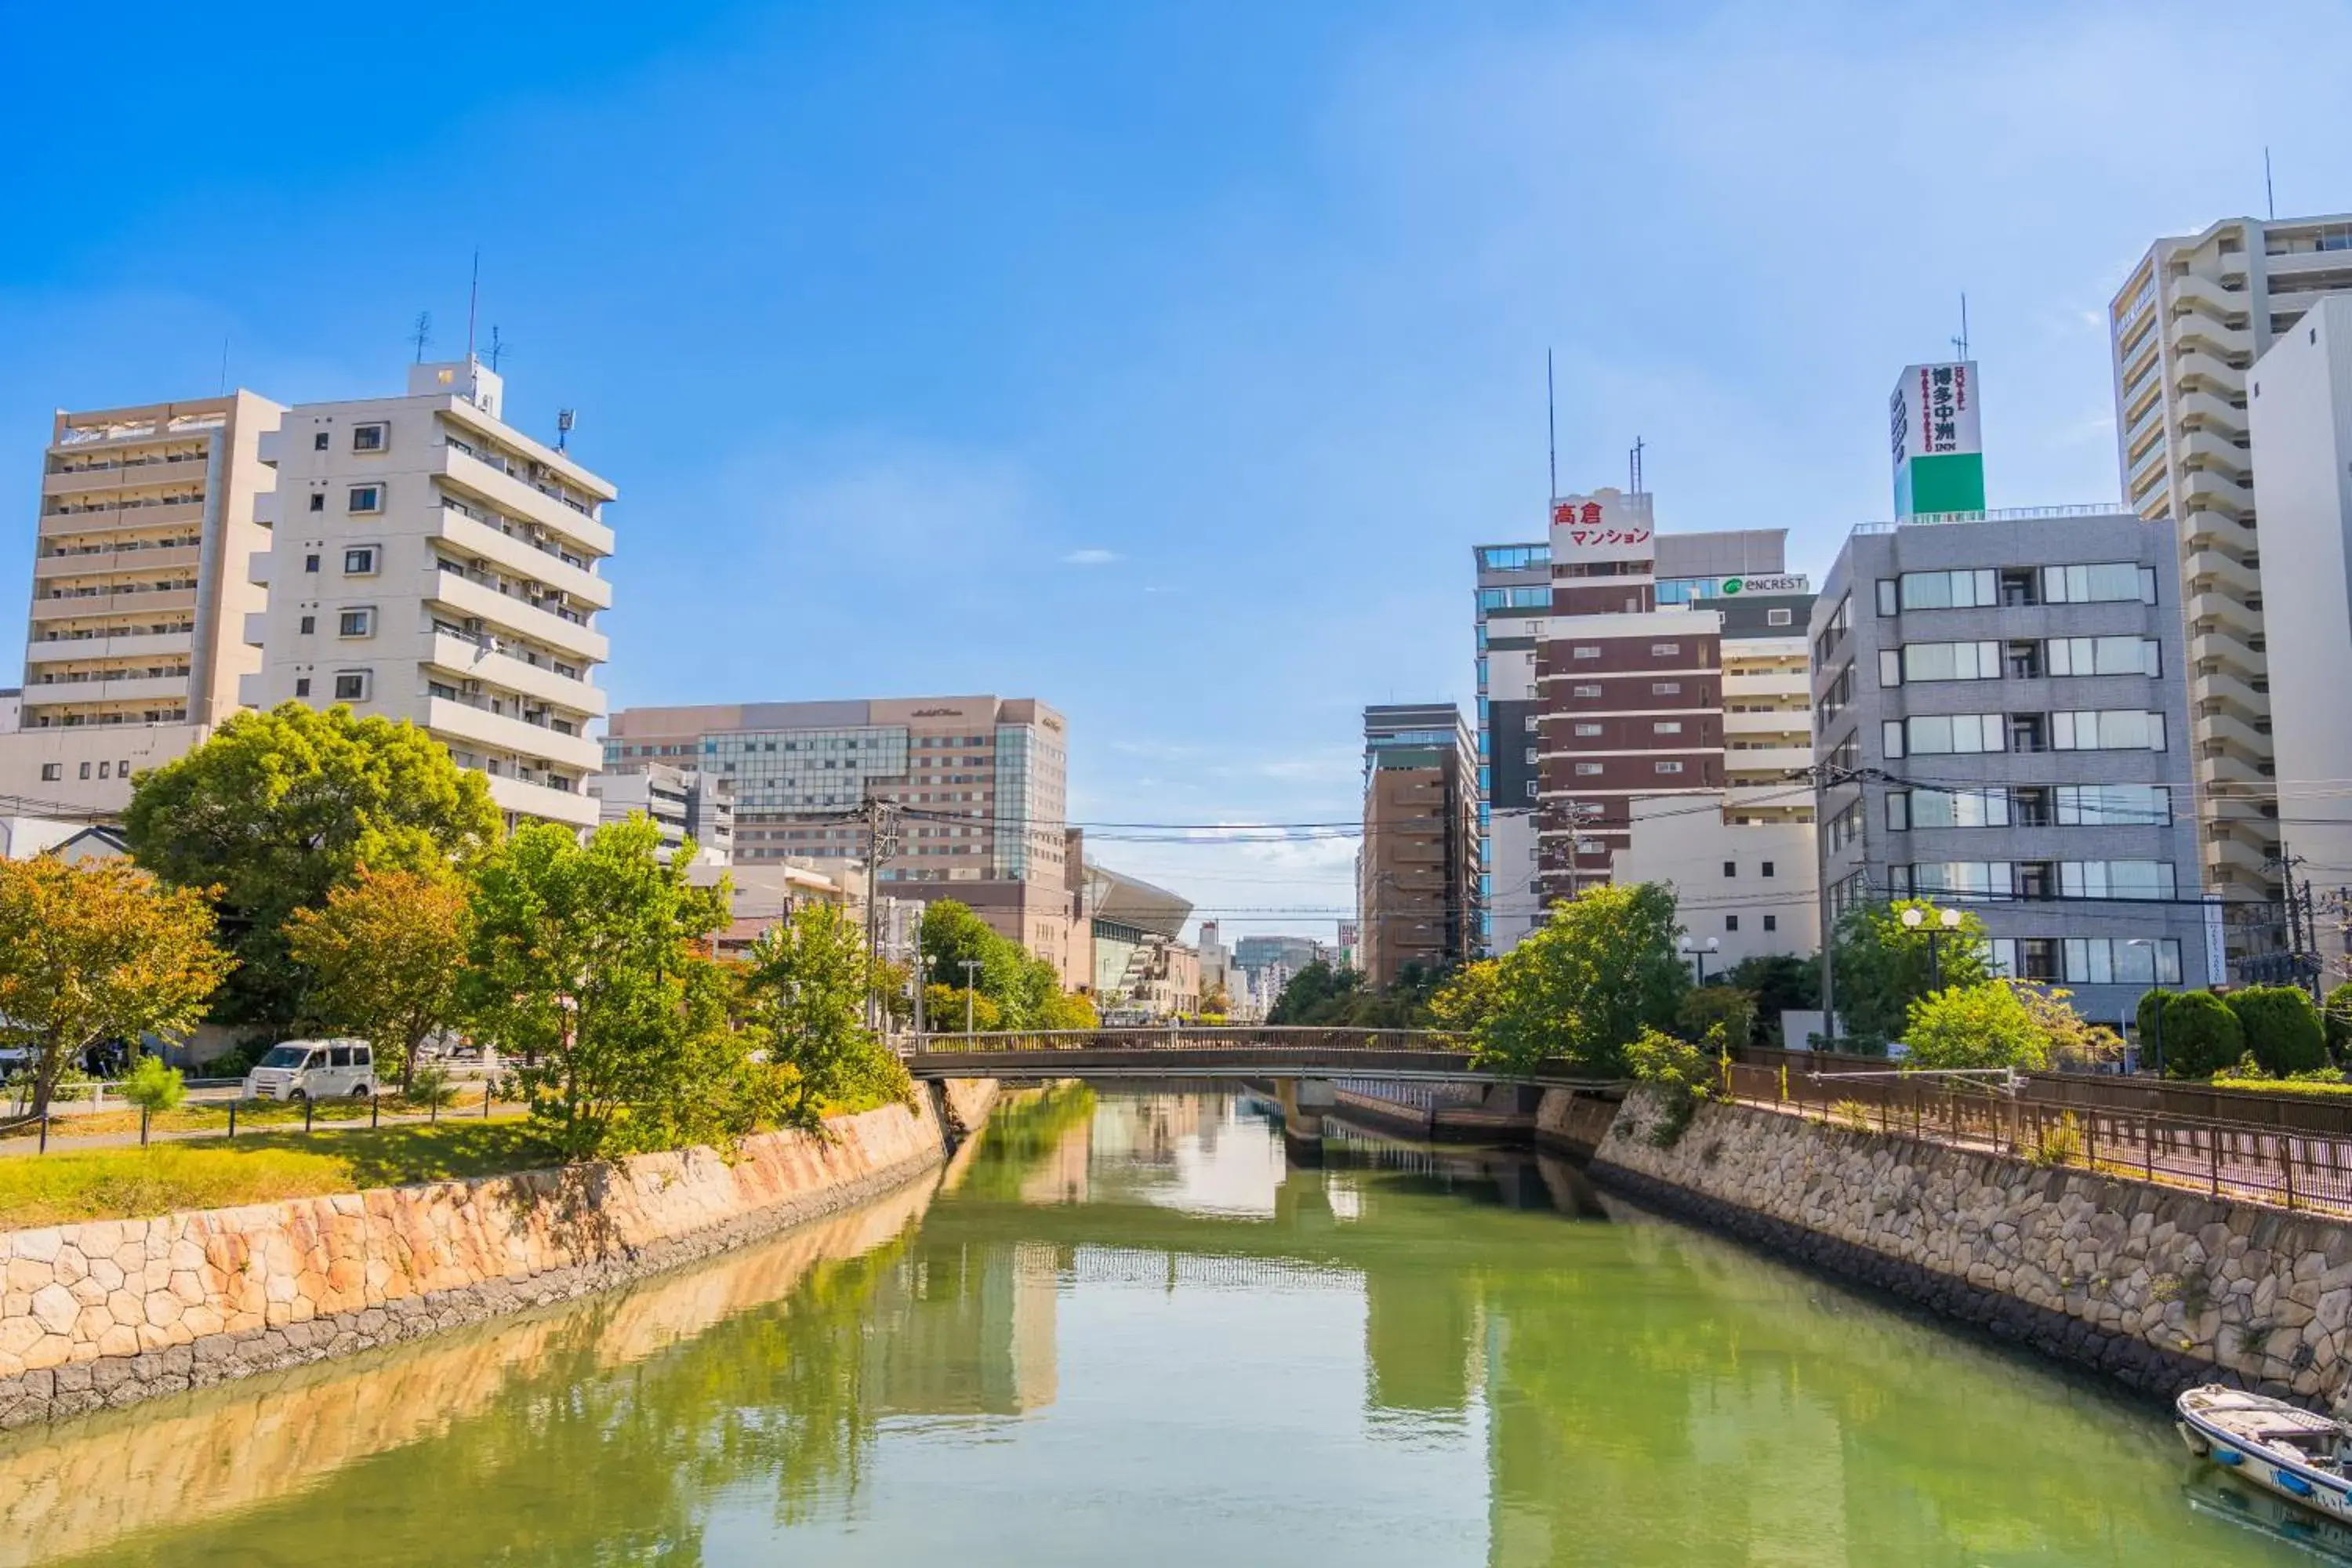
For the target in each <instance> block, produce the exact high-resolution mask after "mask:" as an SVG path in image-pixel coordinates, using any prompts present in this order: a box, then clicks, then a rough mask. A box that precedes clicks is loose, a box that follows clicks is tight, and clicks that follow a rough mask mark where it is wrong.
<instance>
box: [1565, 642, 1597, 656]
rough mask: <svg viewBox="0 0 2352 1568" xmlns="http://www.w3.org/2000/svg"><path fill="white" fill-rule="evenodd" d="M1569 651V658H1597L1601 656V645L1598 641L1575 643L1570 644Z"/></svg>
mask: <svg viewBox="0 0 2352 1568" xmlns="http://www.w3.org/2000/svg"><path fill="white" fill-rule="evenodd" d="M1569 653H1570V657H1571V658H1600V657H1601V645H1600V644H1598V643H1589V642H1580V643H1575V644H1572V645H1570V648H1569Z"/></svg>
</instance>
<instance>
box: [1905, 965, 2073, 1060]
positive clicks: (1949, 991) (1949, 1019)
mask: <svg viewBox="0 0 2352 1568" xmlns="http://www.w3.org/2000/svg"><path fill="white" fill-rule="evenodd" d="M1903 1041H1904V1044H1905V1045H1906V1046H1908V1047H1910V1055H1909V1057H1908V1058H1906V1060H1907V1061H1908V1062H1909V1063H1910V1064H1911V1065H1913V1066H1915V1067H1923V1068H2024V1069H2027V1070H2029V1071H2030V1070H2032V1069H2035V1068H2042V1067H2046V1066H2048V1065H2049V1061H2050V1034H2049V1031H2048V1030H2047V1029H2046V1028H2044V1027H2043V1026H2042V1024H2041V1023H2040V1022H2038V1021H2037V1020H2036V1019H2035V1017H2034V1016H2033V1013H2032V1009H2031V1008H2029V1007H2028V1006H2027V1005H2026V1004H2025V1001H2024V998H2023V997H2021V995H2020V994H2018V987H2016V986H2014V985H2011V984H2010V983H2009V982H2008V981H2006V980H1984V981H1979V982H1977V983H1976V984H1970V985H1949V986H1946V987H1945V988H1944V989H1943V990H1941V991H1931V992H1929V993H1928V994H1927V995H1925V996H1922V997H1920V998H1919V999H1918V1000H1917V1001H1916V1002H1914V1003H1912V1004H1911V1014H1910V1017H1909V1019H1908V1021H1907V1022H1906V1025H1905V1026H1904V1031H1903Z"/></svg>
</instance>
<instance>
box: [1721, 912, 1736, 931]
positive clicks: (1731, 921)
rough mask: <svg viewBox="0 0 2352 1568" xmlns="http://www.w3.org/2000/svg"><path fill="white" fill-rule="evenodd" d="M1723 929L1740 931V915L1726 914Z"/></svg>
mask: <svg viewBox="0 0 2352 1568" xmlns="http://www.w3.org/2000/svg"><path fill="white" fill-rule="evenodd" d="M1723 929H1724V930H1726V931H1738V929H1739V917H1738V915H1726V916H1724V917H1723Z"/></svg>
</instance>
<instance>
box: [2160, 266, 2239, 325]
mask: <svg viewBox="0 0 2352 1568" xmlns="http://www.w3.org/2000/svg"><path fill="white" fill-rule="evenodd" d="M2172 299H2173V305H2174V308H2175V310H2178V309H2179V307H2180V306H2181V305H2184V304H2188V305H2195V306H2197V307H2199V308H2200V309H2201V310H2204V311H2205V312H2206V313H2207V314H2208V315H2212V316H2221V317H2242V316H2243V315H2245V314H2246V311H2247V309H2248V301H2247V298H2246V294H2245V291H2244V290H2243V289H2225V288H2223V287H2222V286H2221V282H2220V281H2219V280H2218V279H2211V278H2204V277H2200V276H2199V275H2198V274H2196V273H2194V272H2190V273H2187V274H2185V275H2183V276H2181V277H2179V278H2176V279H2173V280H2172Z"/></svg>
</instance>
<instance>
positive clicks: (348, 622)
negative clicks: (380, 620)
mask: <svg viewBox="0 0 2352 1568" xmlns="http://www.w3.org/2000/svg"><path fill="white" fill-rule="evenodd" d="M374 631H375V612H374V611H373V610H372V609H361V610H345V611H343V612H342V613H341V615H339V616H336V617H335V635H336V636H337V637H369V636H372V635H373V633H374Z"/></svg>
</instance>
